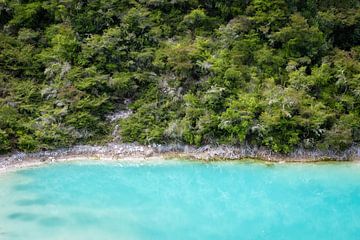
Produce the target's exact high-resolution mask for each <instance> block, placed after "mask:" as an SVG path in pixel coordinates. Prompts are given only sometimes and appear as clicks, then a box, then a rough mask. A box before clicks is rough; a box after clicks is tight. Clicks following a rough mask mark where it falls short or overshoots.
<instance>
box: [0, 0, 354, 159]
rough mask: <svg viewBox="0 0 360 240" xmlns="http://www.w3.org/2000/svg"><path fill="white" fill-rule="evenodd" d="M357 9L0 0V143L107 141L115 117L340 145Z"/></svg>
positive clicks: (147, 126) (27, 147) (241, 139)
mask: <svg viewBox="0 0 360 240" xmlns="http://www.w3.org/2000/svg"><path fill="white" fill-rule="evenodd" d="M359 9H360V6H359V1H356V0H344V1H336V0H330V1H326V0H319V1H314V0H304V1H302V0H252V1H248V0H244V1H235V0H205V1H198V0H190V1H188V0H177V1H165V0H150V1H133V0H125V1H118V0H93V1H79V0H66V1H57V0H41V1H40V0H32V1H18V0H5V1H0V16H1V18H0V152H1V153H5V152H9V151H14V150H23V151H36V150H41V149H52V148H57V147H64V146H69V145H72V144H77V143H94V142H105V141H109V140H111V139H112V138H113V137H112V135H111V133H112V131H113V129H115V125H118V126H119V131H118V133H120V134H121V139H122V140H123V141H129V142H134V141H137V142H140V143H143V144H149V143H152V142H160V143H164V142H176V143H188V144H195V145H203V144H222V143H225V144H235V145H236V144H250V145H256V146H263V147H267V148H269V149H271V150H273V151H275V152H281V153H290V152H291V151H293V150H294V149H296V148H298V147H301V148H309V149H312V148H323V149H332V150H336V151H342V150H345V149H346V148H348V147H350V146H351V145H354V144H359V142H360V124H359V123H360V47H359V45H360V42H359V41H360V28H359V26H360V24H359V23H360V10H359ZM128 108H129V109H131V110H132V112H133V114H132V115H130V116H129V117H128V118H125V119H121V120H119V121H115V122H109V120H108V117H107V116H108V115H109V114H112V113H113V112H115V111H118V110H124V109H128ZM116 129H118V128H116Z"/></svg>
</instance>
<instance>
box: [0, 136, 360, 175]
mask: <svg viewBox="0 0 360 240" xmlns="http://www.w3.org/2000/svg"><path fill="white" fill-rule="evenodd" d="M152 158H188V159H197V160H204V161H212V160H241V159H258V160H263V161H268V162H319V161H360V147H359V146H353V147H351V148H349V149H348V150H347V151H344V152H341V153H339V152H334V151H316V150H304V149H297V150H296V151H294V152H292V153H291V154H287V155H284V154H278V153H274V152H271V151H269V150H266V149H261V148H252V147H249V146H242V147H234V146H202V147H194V146H189V145H181V144H171V145H160V144H154V145H147V146H144V145H138V144H135V143H133V144H115V143H109V144H107V145H103V146H89V145H79V146H74V147H70V148H64V149H57V150H53V151H41V152H36V153H23V152H18V153H13V154H10V155H3V156H0V172H2V171H7V170H10V169H16V168H21V167H28V166H36V165H40V164H44V163H51V162H58V161H69V160H73V159H111V160H120V159H143V160H147V159H148V160H151V159H152Z"/></svg>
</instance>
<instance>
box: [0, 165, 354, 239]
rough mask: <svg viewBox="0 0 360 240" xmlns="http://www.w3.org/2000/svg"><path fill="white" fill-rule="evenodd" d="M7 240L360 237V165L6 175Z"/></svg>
mask: <svg viewBox="0 0 360 240" xmlns="http://www.w3.org/2000/svg"><path fill="white" fill-rule="evenodd" d="M0 239H1V240H3V239H4V240H7V239H9V240H12V239H20V240H22V239H37V240H39V239H59V240H60V239H61V240H65V239H74V240H77V239H84V240H85V239H86V240H90V239H276V240H278V239H348V240H351V239H360V165H359V164H358V163H352V164H275V165H266V164H262V163H251V162H247V163H239V162H231V163H229V162H227V163H226V162H218V163H201V162H191V161H174V160H168V161H158V162H152V163H141V164H139V163H129V162H128V163H124V162H112V163H109V162H107V163H101V162H98V163H96V162H84V161H82V162H73V163H59V164H52V165H48V166H43V167H38V168H31V169H26V170H19V171H17V172H13V173H6V174H2V175H0Z"/></svg>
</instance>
